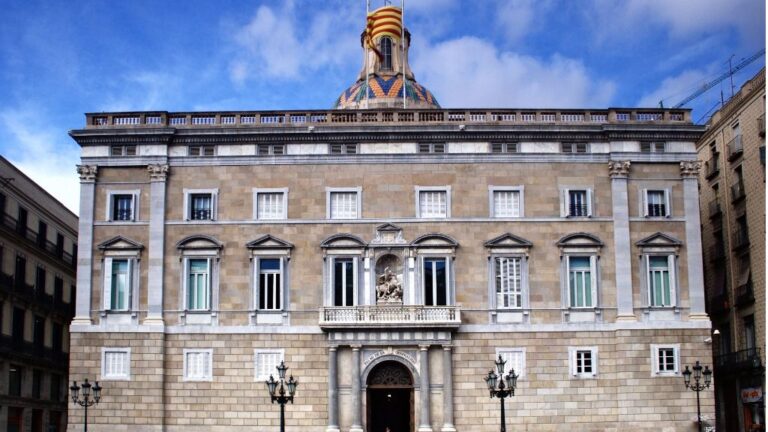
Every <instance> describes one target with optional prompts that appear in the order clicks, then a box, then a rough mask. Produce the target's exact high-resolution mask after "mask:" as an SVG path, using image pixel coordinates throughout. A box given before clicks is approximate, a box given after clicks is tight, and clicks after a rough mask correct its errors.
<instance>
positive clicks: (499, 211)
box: [492, 190, 522, 218]
mask: <svg viewBox="0 0 768 432" xmlns="http://www.w3.org/2000/svg"><path fill="white" fill-rule="evenodd" d="M492 193H493V209H492V211H493V217H498V218H504V217H520V216H521V213H522V212H521V211H520V209H521V207H522V205H521V204H522V203H521V199H520V198H521V191H520V190H493V191H492Z"/></svg>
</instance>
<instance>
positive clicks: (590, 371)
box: [568, 347, 597, 378]
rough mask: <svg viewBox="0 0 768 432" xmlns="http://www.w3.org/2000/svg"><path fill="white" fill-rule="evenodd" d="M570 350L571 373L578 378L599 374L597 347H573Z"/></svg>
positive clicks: (592, 376)
mask: <svg viewBox="0 0 768 432" xmlns="http://www.w3.org/2000/svg"><path fill="white" fill-rule="evenodd" d="M568 351H569V356H570V364H571V368H570V369H571V375H573V376H574V377H576V378H594V377H596V376H597V347H578V348H576V347H571V348H569V349H568Z"/></svg>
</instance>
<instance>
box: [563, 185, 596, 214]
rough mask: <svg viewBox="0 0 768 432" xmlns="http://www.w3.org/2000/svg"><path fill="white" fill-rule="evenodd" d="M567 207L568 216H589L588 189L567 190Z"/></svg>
mask: <svg viewBox="0 0 768 432" xmlns="http://www.w3.org/2000/svg"><path fill="white" fill-rule="evenodd" d="M567 194H568V195H567V199H568V203H567V205H568V208H567V213H566V214H567V215H568V216H569V217H586V216H591V215H592V212H591V211H590V207H591V206H590V204H591V203H590V202H589V201H590V199H589V195H590V194H589V191H588V190H583V189H582V190H569V191H568V192H567Z"/></svg>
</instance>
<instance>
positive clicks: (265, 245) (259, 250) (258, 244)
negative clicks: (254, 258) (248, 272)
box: [245, 234, 293, 256]
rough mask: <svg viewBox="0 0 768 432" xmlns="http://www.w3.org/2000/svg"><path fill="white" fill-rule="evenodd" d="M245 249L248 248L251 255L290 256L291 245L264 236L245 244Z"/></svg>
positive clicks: (268, 235) (270, 236) (267, 235)
mask: <svg viewBox="0 0 768 432" xmlns="http://www.w3.org/2000/svg"><path fill="white" fill-rule="evenodd" d="M245 247H246V248H248V249H249V250H250V251H251V253H252V254H253V255H260V254H280V255H288V256H290V254H291V250H292V249H293V244H291V243H288V242H287V241H285V240H281V239H279V238H277V237H274V236H272V235H270V234H266V235H263V236H261V237H259V238H257V239H256V240H253V241H251V242H248V243H246V245H245Z"/></svg>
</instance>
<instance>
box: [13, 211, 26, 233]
mask: <svg viewBox="0 0 768 432" xmlns="http://www.w3.org/2000/svg"><path fill="white" fill-rule="evenodd" d="M27 216H28V212H27V209H25V208H24V207H21V206H19V212H18V217H17V218H16V232H17V233H19V234H21V235H22V236H25V237H26V235H27Z"/></svg>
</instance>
